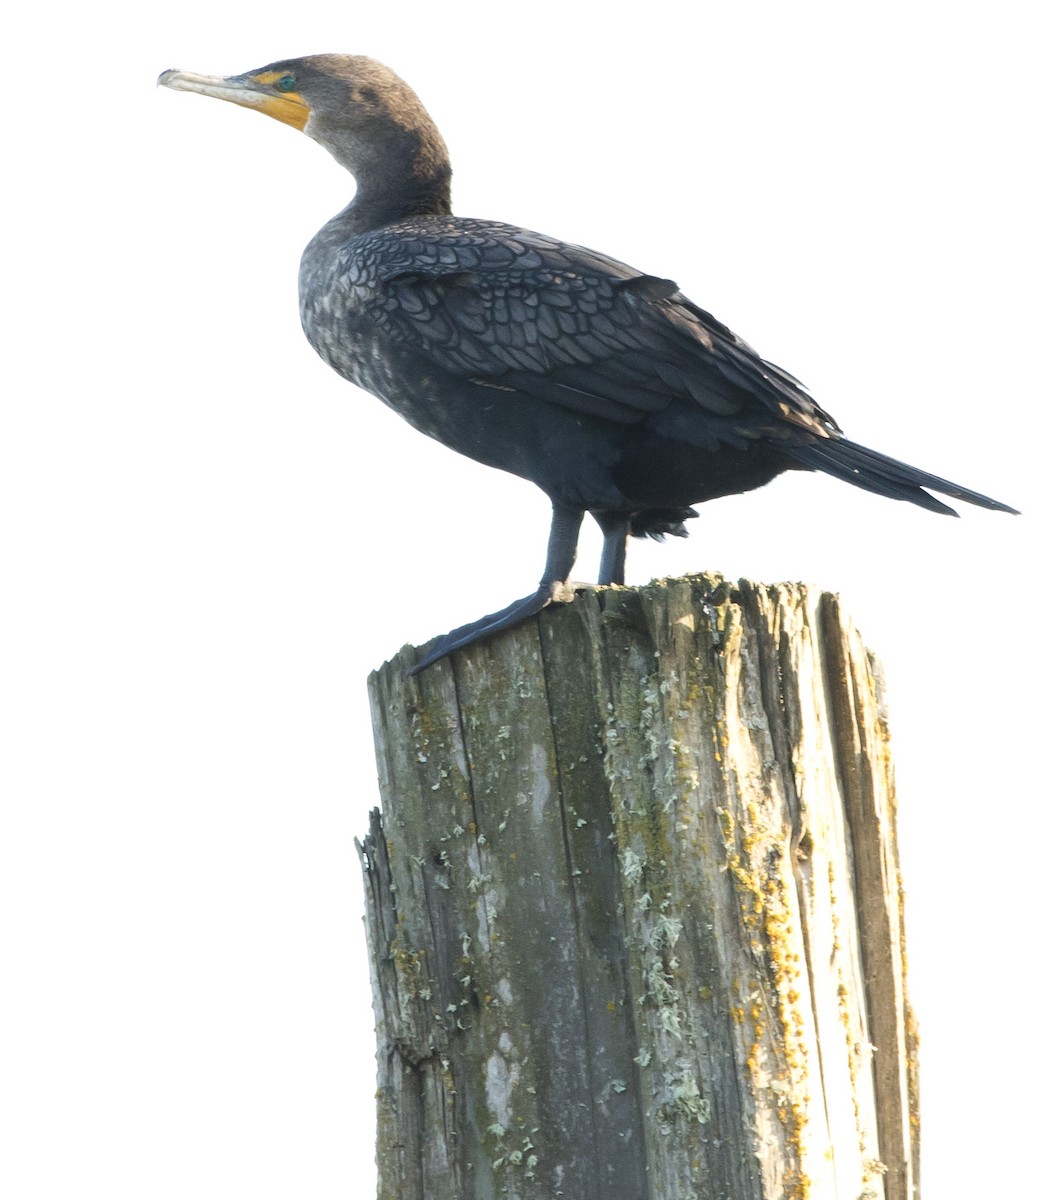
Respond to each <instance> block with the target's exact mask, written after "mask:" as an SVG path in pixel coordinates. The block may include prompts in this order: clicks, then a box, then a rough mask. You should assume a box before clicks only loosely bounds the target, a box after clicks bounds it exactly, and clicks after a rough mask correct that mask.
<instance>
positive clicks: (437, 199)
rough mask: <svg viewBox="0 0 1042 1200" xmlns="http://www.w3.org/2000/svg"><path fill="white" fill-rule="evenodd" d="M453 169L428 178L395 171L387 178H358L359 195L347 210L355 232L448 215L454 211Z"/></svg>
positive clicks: (347, 218)
mask: <svg viewBox="0 0 1042 1200" xmlns="http://www.w3.org/2000/svg"><path fill="white" fill-rule="evenodd" d="M450 179H451V172H450V171H449V169H448V166H447V165H446V169H445V173H444V176H437V175H435V176H433V177H426V176H420V177H417V176H415V175H409V174H406V173H405V172H404V171H401V172H395V173H394V174H393V175H392V176H391V177H390V178H387V177H379V176H378V177H370V178H365V177H357V184H358V187H357V190H356V191H355V197H354V199H353V200H352V201H351V203H350V204H349V205H348V206H347V209H346V210H345V211H344V214H343V216H344V219H345V221H346V222H347V223H349V225H350V227H351V232H352V233H365V232H367V231H368V230H370V229H379V228H381V227H382V226H384V225H389V224H391V222H392V221H402V220H405V219H407V218H408V217H419V216H448V215H449V214H450V213H451V212H452V205H451V193H450Z"/></svg>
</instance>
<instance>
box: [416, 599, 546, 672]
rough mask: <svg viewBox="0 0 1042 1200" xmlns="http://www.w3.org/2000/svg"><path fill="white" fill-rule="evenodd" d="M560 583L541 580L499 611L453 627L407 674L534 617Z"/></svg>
mask: <svg viewBox="0 0 1042 1200" xmlns="http://www.w3.org/2000/svg"><path fill="white" fill-rule="evenodd" d="M559 587H560V584H556V583H541V584H540V585H539V588H538V589H537V590H536V591H534V592H533V593H532V594H531V596H525V597H524V599H523V600H515V601H514V603H513V604H508V605H507V607H506V608H501V609H500V610H499V612H494V613H489V614H488V616H487V617H482V618H481V619H480V620H479V621H471V623H470V624H469V625H461V626H460V627H459V629H454V630H453V631H452V632H451V633H444V634H442V636H441V637H440V638H438V640H437V641H436V642H435V643H434V645H433V647H432V648H431V649H430V650H428V651H427V653H426V654H425V655H424V656H423V658H421V659H420V661H419V662H418V663H417V664H416V666H414V667H412V668H411V669H410V670H409V674H410V675H418V674H419V673H420V672H421V671H426V669H427V668H428V667H429V666H430V665H431V664H432V663H436V662H437V661H438V659H439V658H444V657H445V656H446V654H451V653H452V652H453V651H454V650H461V649H462V648H463V647H464V646H472V645H473V644H474V643H475V642H480V641H482V640H483V639H484V638H487V637H489V636H490V635H491V634H493V633H501V632H502V631H503V630H504V629H513V627H514V626H515V625H520V624H521V622H522V621H527V620H528V618H529V617H534V616H535V614H536V613H537V612H540V611H541V610H542V609H544V608H546V606H547V605H548V604H549V603H550V602H551V601H552V600H553V599H554V596H555V595H556V594H557V589H558V588H559Z"/></svg>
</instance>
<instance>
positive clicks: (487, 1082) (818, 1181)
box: [362, 576, 917, 1200]
mask: <svg viewBox="0 0 1042 1200" xmlns="http://www.w3.org/2000/svg"><path fill="white" fill-rule="evenodd" d="M417 653H418V652H416V651H414V650H412V649H411V648H407V649H406V650H404V651H402V653H401V654H400V655H399V656H398V657H397V658H396V659H395V660H393V661H392V662H390V663H388V664H385V666H384V667H383V668H382V669H381V670H380V671H378V672H375V673H374V675H373V676H372V678H371V698H372V707H373V716H374V731H375V736H376V744H377V757H378V764H379V771H380V786H381V795H382V802H383V811H382V814H381V813H374V814H373V818H372V823H371V827H370V831H369V834H368V835H367V837H366V838H365V840H364V844H363V846H362V858H363V864H364V867H365V877H366V884H367V930H368V936H369V946H370V957H371V971H372V976H373V992H374V1006H375V1011H376V1018H377V1043H378V1048H377V1061H378V1114H379V1120H378V1146H377V1159H378V1165H379V1172H380V1197H381V1200H391V1198H392V1197H393V1200H414V1198H415V1200H421V1198H422V1200H442V1198H444V1200H449V1198H450V1197H451V1198H452V1200H469V1198H472V1197H473V1198H474V1200H486V1198H488V1200H491V1198H492V1197H500V1196H503V1197H518V1198H520V1197H522V1196H524V1197H526V1198H532V1197H538V1198H542V1197H546V1198H547V1200H550V1198H557V1197H560V1198H562V1200H602V1198H603V1197H606V1196H612V1197H614V1196H618V1197H622V1198H624V1200H691V1198H692V1197H695V1196H698V1197H717V1196H726V1197H731V1198H733V1200H778V1198H789V1197H791V1198H793V1200H795V1198H803V1197H808V1198H810V1197H815V1198H816V1197H836V1198H839V1197H842V1198H843V1200H854V1198H857V1197H865V1198H866V1200H867V1198H868V1197H872V1196H878V1197H880V1198H882V1197H883V1196H884V1195H885V1196H886V1197H887V1200H905V1198H906V1197H909V1198H910V1197H911V1196H912V1195H913V1194H914V1188H915V1184H916V1178H917V1149H916V1145H915V1140H914V1130H915V1127H916V1119H917V1114H916V1112H915V1089H914V1037H913V1036H912V1035H911V1034H910V1031H911V1028H912V1026H911V1015H910V1010H909V1008H908V1002H907V997H906V995H905V983H904V973H903V959H902V926H901V907H900V894H899V889H900V883H899V876H898V869H897V849H896V840H895V830H894V815H895V802H894V796H893V785H892V778H891V770H890V762H889V757H888V749H887V747H888V740H887V732H886V723H885V716H884V713H883V710H882V705H881V699H880V684H879V680H878V677H877V675H876V673H875V671H874V668H873V665H872V663H871V660H870V659H869V657H868V655H867V654H866V652H865V651H864V649H863V647H862V646H861V643H860V640H859V639H858V637H857V634H856V632H854V631H853V629H852V628H851V627H850V625H849V623H848V622H847V621H846V620H845V618H844V617H843V615H842V613H841V612H840V610H839V608H838V606H837V604H836V602H835V600H834V599H833V598H832V597H829V596H822V595H820V594H819V593H817V592H815V591H813V590H812V589H807V588H804V587H802V586H797V585H780V586H774V587H763V586H758V585H753V584H748V583H745V582H741V583H739V584H738V585H736V586H732V585H730V584H727V583H725V582H724V581H723V580H721V579H720V578H719V577H716V576H693V577H689V578H686V579H681V580H672V581H668V582H665V583H656V584H653V585H650V586H648V587H645V588H641V589H618V588H612V589H591V590H588V591H583V592H580V593H579V594H578V595H577V596H576V598H575V600H574V602H572V603H570V604H566V605H560V606H557V607H554V608H552V609H549V610H546V611H545V612H544V613H542V614H541V615H540V617H539V618H538V620H537V621H532V622H529V623H528V624H526V625H524V626H522V627H521V628H519V629H517V630H514V631H511V632H510V633H509V634H507V635H504V636H502V637H499V638H496V639H493V640H491V641H489V642H486V643H482V644H479V645H477V646H475V647H472V648H470V649H469V650H467V651H464V652H462V653H458V654H456V655H455V656H454V657H453V659H452V660H451V661H446V662H441V663H438V664H436V665H435V666H434V667H432V668H431V669H429V670H428V671H425V672H423V673H422V674H421V675H419V676H418V677H415V678H408V677H407V676H406V671H407V669H408V667H409V666H410V665H411V664H412V663H413V662H415V661H416V657H417Z"/></svg>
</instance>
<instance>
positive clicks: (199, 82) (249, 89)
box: [158, 71, 311, 131]
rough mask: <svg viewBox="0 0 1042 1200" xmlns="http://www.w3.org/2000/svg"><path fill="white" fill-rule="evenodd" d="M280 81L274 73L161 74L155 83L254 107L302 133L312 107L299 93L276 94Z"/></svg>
mask: <svg viewBox="0 0 1042 1200" xmlns="http://www.w3.org/2000/svg"><path fill="white" fill-rule="evenodd" d="M279 78H281V76H280V74H279V73H278V72H276V71H264V72H261V73H260V74H258V75H230V76H227V77H225V76H221V75H196V74H195V73H194V72H192V71H164V72H163V74H162V75H160V76H159V79H158V83H159V85H160V86H161V87H168V88H173V89H174V91H175V92H198V93H199V94H200V95H201V96H215V97H216V98H217V99H218V100H229V101H231V103H232V104H241V105H242V106H243V107H244V108H255V109H256V110H257V111H258V112H262V113H266V114H267V115H268V116H269V117H274V118H275V120H276V121H282V122H284V123H285V124H286V125H292V126H293V128H294V129H299V130H301V131H303V129H304V126H305V125H306V124H307V123H308V117H310V116H311V106H310V105H309V104H308V102H307V101H306V100H305V99H304V97H303V96H302V95H301V94H300V93H299V92H283V91H277V90H276V88H275V82H276V80H277V79H279Z"/></svg>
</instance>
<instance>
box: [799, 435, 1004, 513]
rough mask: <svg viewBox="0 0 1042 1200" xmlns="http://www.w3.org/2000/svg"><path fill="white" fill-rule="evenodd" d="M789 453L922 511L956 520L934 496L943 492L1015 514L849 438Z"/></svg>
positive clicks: (819, 441)
mask: <svg viewBox="0 0 1042 1200" xmlns="http://www.w3.org/2000/svg"><path fill="white" fill-rule="evenodd" d="M786 452H787V453H788V454H789V455H791V457H792V458H794V459H796V461H797V462H799V463H801V464H802V465H803V466H805V467H809V468H810V469H811V470H813V471H824V472H825V473H826V474H827V475H834V476H835V477H836V478H837V479H842V480H844V481H845V482H847V483H852V484H854V485H855V486H856V487H860V488H864V489H865V490H866V491H869V492H876V493H878V494H879V495H880V496H889V497H891V499H893V500H908V501H910V502H911V503H912V504H918V505H919V506H920V507H921V508H928V509H930V510H931V511H932V512H939V513H948V514H949V515H950V516H953V517H957V516H958V515H959V514H958V513H957V512H956V511H955V509H953V508H950V507H949V506H948V505H947V504H945V503H943V502H942V501H940V500H938V499H937V497H936V496H931V495H930V492H928V491H924V490H923V489H924V488H930V489H931V490H932V491H935V492H940V493H941V494H942V495H943V496H951V497H952V498H953V499H955V500H965V501H966V502H967V503H968V504H976V505H979V506H980V507H981V508H990V509H994V510H995V511H996V512H1007V513H1014V514H1015V513H1016V511H1017V510H1016V509H1015V508H1010V507H1009V505H1008V504H1002V503H1001V502H1000V501H998V500H992V499H991V497H990V496H982V495H981V494H980V492H972V491H970V489H969V488H964V487H962V486H960V485H959V484H957V483H952V482H951V481H950V480H948V479H942V478H941V477H940V476H939V475H931V474H930V473H929V472H928V471H920V470H919V469H918V467H912V466H909V465H908V463H903V462H899V461H898V460H897V459H896V458H890V457H889V456H888V455H886V454H880V453H879V451H878V450H870V449H869V448H868V447H867V446H859V445H858V444H857V442H848V441H847V440H846V438H842V437H830V438H820V439H815V440H814V441H813V442H810V443H809V444H807V445H803V446H787V447H786Z"/></svg>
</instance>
